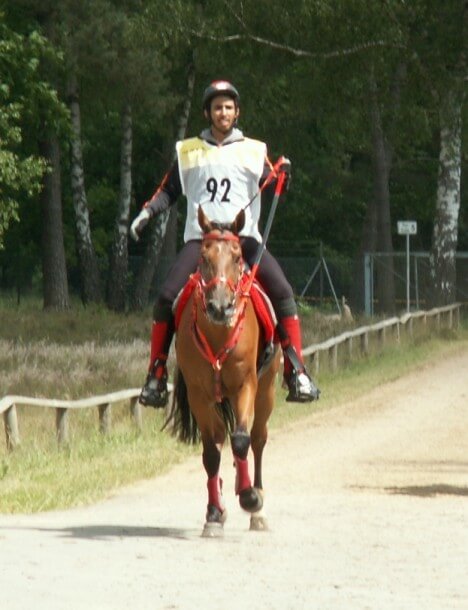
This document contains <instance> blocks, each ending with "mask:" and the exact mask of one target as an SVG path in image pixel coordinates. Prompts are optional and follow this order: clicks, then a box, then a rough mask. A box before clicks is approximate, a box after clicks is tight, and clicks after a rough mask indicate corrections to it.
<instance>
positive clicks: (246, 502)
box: [239, 487, 263, 513]
mask: <svg viewBox="0 0 468 610" xmlns="http://www.w3.org/2000/svg"><path fill="white" fill-rule="evenodd" d="M239 503H240V505H241V508H243V509H244V510H246V511H247V512H249V513H258V511H259V510H261V509H262V507H263V495H262V493H261V490H260V489H257V488H256V487H249V488H248V489H243V490H242V491H241V492H240V493H239Z"/></svg>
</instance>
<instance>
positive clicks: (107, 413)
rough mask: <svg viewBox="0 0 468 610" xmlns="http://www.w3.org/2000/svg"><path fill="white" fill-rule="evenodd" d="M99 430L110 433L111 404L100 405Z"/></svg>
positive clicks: (102, 432)
mask: <svg viewBox="0 0 468 610" xmlns="http://www.w3.org/2000/svg"><path fill="white" fill-rule="evenodd" d="M98 409H99V432H100V433H101V434H109V432H110V426H111V409H110V404H109V403H107V404H105V405H99V406H98Z"/></svg>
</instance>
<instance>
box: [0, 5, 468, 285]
mask: <svg viewBox="0 0 468 610" xmlns="http://www.w3.org/2000/svg"><path fill="white" fill-rule="evenodd" d="M4 4H5V6H6V7H7V8H6V12H5V24H6V25H5V24H4V25H3V27H7V26H8V27H7V29H8V31H5V35H4V36H2V39H4V40H5V41H6V42H4V41H3V40H2V45H7V47H5V48H8V49H10V50H9V51H8V52H5V53H1V54H0V67H1V74H2V89H1V90H0V98H1V101H2V102H3V104H2V106H3V107H2V112H1V114H0V136H1V145H0V151H1V152H0V154H2V163H1V164H0V176H3V175H5V177H2V178H1V179H2V180H3V181H5V180H8V183H9V184H11V185H12V187H11V190H10V191H8V189H5V188H4V187H2V193H1V197H2V198H7V199H2V201H4V202H3V203H2V204H0V235H1V234H2V232H3V233H4V229H2V228H1V227H2V226H3V227H5V226H6V225H7V224H8V223H11V221H12V219H14V218H15V217H17V216H19V217H20V218H21V222H22V223H23V225H24V226H25V227H34V223H36V222H37V214H38V211H37V205H35V204H34V205H26V204H25V203H24V201H23V199H26V197H27V196H28V195H27V193H34V192H35V191H34V189H36V191H37V185H38V184H39V182H40V175H41V173H42V172H43V171H44V167H43V165H41V164H40V161H39V160H38V156H37V147H36V142H35V140H36V139H37V135H38V134H39V133H40V132H39V128H40V121H39V117H44V116H46V117H47V121H48V125H49V126H50V125H52V126H53V127H54V128H57V129H59V131H60V133H61V135H62V140H61V141H62V146H63V153H64V154H63V155H62V164H63V180H62V188H63V191H64V192H63V201H64V222H65V225H66V226H65V237H66V244H65V247H66V253H67V262H68V265H69V267H70V271H71V273H70V276H71V277H74V276H75V275H76V274H77V264H76V263H77V260H76V254H75V242H74V216H73V213H72V212H71V193H70V184H69V183H70V181H69V174H70V167H69V162H68V155H67V152H68V151H67V148H66V145H67V142H66V140H67V137H68V134H67V131H66V128H64V124H66V113H64V111H63V104H61V103H60V101H63V100H64V99H65V95H66V84H67V81H68V79H69V77H70V75H72V74H75V75H76V76H77V79H78V84H79V88H80V104H81V116H82V135H83V154H84V169H85V183H86V189H87V193H88V202H89V206H90V220H91V229H92V235H93V240H94V241H95V244H94V245H95V249H96V252H97V253H98V256H99V258H100V260H101V261H102V267H103V268H105V267H106V262H105V261H106V258H107V256H108V253H109V247H110V244H111V243H112V232H113V228H114V222H115V214H116V210H117V201H118V194H119V179H120V176H119V173H120V165H119V164H120V158H119V154H120V152H119V151H120V112H121V108H122V104H123V103H124V102H126V101H130V102H131V103H132V109H133V134H134V141H133V204H132V214H134V213H136V210H137V209H139V208H140V206H141V205H142V203H143V202H144V201H146V200H147V199H148V198H149V197H150V196H151V194H152V193H153V192H154V190H155V188H156V186H157V184H158V181H159V180H160V179H161V178H162V176H163V175H164V173H165V171H166V169H167V166H168V163H169V160H170V158H171V152H172V151H173V146H174V136H175V126H176V123H177V119H178V116H179V113H180V110H181V108H182V102H183V99H184V94H185V86H186V84H185V83H186V72H187V67H188V65H189V64H190V63H192V62H194V64H195V72H196V82H195V93H194V98H193V100H192V109H191V113H190V117H189V126H188V132H189V134H196V133H198V132H199V131H200V130H201V128H203V127H204V126H205V124H206V123H205V119H204V117H203V115H202V113H201V110H200V98H201V94H202V91H203V89H204V87H205V86H206V84H207V83H208V82H209V81H210V80H212V79H214V78H229V79H231V80H233V81H234V82H235V83H236V85H237V86H238V88H239V89H240V92H241V117H240V126H241V127H242V128H243V129H244V130H245V132H246V133H247V134H248V135H250V136H252V137H256V138H259V139H263V140H265V141H266V142H267V143H268V146H269V152H270V156H271V157H272V158H273V159H275V158H276V157H277V156H279V155H280V154H285V155H287V156H288V157H290V158H291V160H292V164H293V179H292V183H291V188H290V191H289V193H288V195H287V197H286V199H285V201H284V204H283V205H281V206H280V207H279V209H278V213H277V218H276V220H275V224H274V226H273V231H272V234H271V238H270V244H269V245H271V249H272V251H273V252H274V253H275V254H277V253H284V252H285V251H287V253H288V254H290V255H294V254H297V255H300V254H304V253H306V252H307V253H314V252H316V251H317V248H318V245H319V243H320V242H322V243H323V244H325V247H326V249H327V251H328V252H331V253H333V254H335V253H338V254H340V255H345V256H347V257H352V256H353V255H354V254H355V252H356V251H357V250H358V248H359V244H360V240H361V232H362V223H363V220H364V217H365V210H366V207H367V204H368V202H369V201H370V200H371V199H372V197H373V192H372V161H371V148H372V147H371V130H370V115H369V76H370V74H371V71H372V73H373V75H374V77H375V81H376V85H377V95H378V101H379V108H380V111H381V115H382V121H383V127H384V132H385V136H386V137H387V138H388V139H389V140H390V142H391V144H392V146H393V152H394V155H393V169H392V174H391V180H390V194H391V205H392V210H391V212H392V218H393V220H395V219H397V218H406V217H407V218H409V217H412V218H415V219H416V220H418V227H419V232H418V237H417V239H418V247H420V248H421V249H428V247H429V245H430V241H431V233H432V221H433V219H432V216H433V210H434V202H435V193H436V183H437V157H438V139H437V129H438V124H437V118H438V117H437V102H436V98H434V97H433V89H435V90H439V91H440V90H442V91H443V89H444V87H445V86H446V84H447V83H449V82H451V81H452V79H453V77H454V74H455V75H456V74H457V70H458V69H459V65H458V64H457V63H456V58H457V57H459V52H460V49H462V46H463V44H464V42H465V43H466V39H465V40H464V39H463V36H462V34H463V29H462V27H463V26H462V19H461V18H460V14H459V12H458V11H459V10H460V7H461V6H462V4H463V3H461V2H460V3H455V2H451V3H450V2H449V3H446V2H443V1H442V0H437V2H428V1H427V0H417V1H415V2H412V3H402V2H400V1H399V0H385V2H383V3H369V2H366V1H365V0H339V1H337V2H328V1H326V0H310V1H307V2H306V1H304V2H297V1H295V0H283V1H282V2H279V1H273V2H272V1H267V0H242V1H241V0H233V1H231V2H225V1H223V0H203V1H199V0H186V1H182V0H175V1H172V0H171V1H169V0H148V1H146V2H140V1H138V0H84V1H83V2H79V3H77V2H74V1H73V0H64V1H63V2H60V3H54V2H50V1H47V2H39V1H38V0H18V1H17V2H13V1H10V2H5V3H4ZM47 11H49V13H50V14H52V16H53V24H54V28H53V32H52V33H50V32H48V33H47V38H48V41H47V43H46V42H45V41H44V38H43V36H44V35H45V32H44V30H43V29H42V28H43V16H44V14H45V13H47ZM38 32H42V35H40V34H38ZM17 37H18V38H17ZM19 41H21V44H19ZM8 45H9V46H8ZM2 48H3V47H2ZM12 49H16V50H15V51H13V50H12ZM5 62H6V63H5ZM44 62H47V65H48V66H51V68H50V69H48V71H47V79H46V78H45V76H44V73H43V74H42V78H41V77H40V70H41V63H42V64H43V63H44ZM402 63H403V64H404V65H405V67H406V77H405V79H404V80H403V82H402V87H401V101H400V104H399V106H396V104H395V101H394V85H395V72H396V70H397V69H398V67H399V66H400V65H401V64H402ZM5 66H10V68H9V69H5ZM52 77H53V79H54V87H51V86H50V83H48V82H47V81H48V79H51V78H52ZM3 85H5V87H6V88H5V87H3ZM26 92H27V95H26ZM59 100H60V101H59ZM5 113H7V116H5ZM465 114H466V109H465ZM41 121H42V119H41ZM47 121H46V122H47ZM42 122H43V121H42ZM465 131H466V128H465ZM467 141H468V140H467V139H466V137H465V138H464V144H463V146H464V157H466V142H467ZM462 171H463V173H464V172H465V171H466V163H464V165H463V168H462ZM19 176H21V179H20V178H19ZM465 182H466V181H462V203H461V212H460V231H459V244H460V247H464V245H465V247H466V244H467V243H468V233H467V230H466V209H467V194H466V188H465ZM20 187H21V189H22V190H21V189H20ZM18 189H20V190H18ZM33 196H34V195H33ZM28 201H31V199H28ZM18 205H19V206H20V207H18ZM266 207H267V206H265V208H266ZM266 211H267V210H266V209H265V210H264V212H266ZM179 216H180V223H181V224H182V223H183V222H184V206H183V205H181V206H180V207H179ZM393 225H396V223H395V222H393ZM14 238H15V239H14ZM16 238H17V234H16V233H15V230H14V229H12V230H11V235H10V236H8V235H7V236H6V238H5V244H6V245H7V249H8V251H10V249H12V248H13V247H14V243H15V240H16ZM39 239H40V236H39V232H38V231H37V230H33V231H32V239H31V242H32V243H31V245H30V247H28V248H27V250H26V251H24V252H23V251H22V252H21V255H22V256H23V255H24V257H25V259H24V261H23V263H22V265H20V266H22V267H23V268H24V269H26V268H27V267H28V266H29V260H30V259H31V257H32V253H35V255H36V256H37V253H38V252H40V240H39ZM395 239H396V240H398V238H397V237H396V236H395ZM398 244H399V242H398V241H395V245H396V246H397V247H398ZM134 252H140V246H137V245H135V244H130V254H133V253H134ZM13 258H14V257H13V253H11V255H10V256H9V257H8V256H7V257H6V258H5V256H3V258H2V263H3V268H4V269H5V271H4V275H3V277H4V278H8V282H7V283H8V285H11V282H10V278H12V277H13V275H14V269H15V268H19V267H18V264H17V262H15V261H14V260H13ZM28 281H30V278H29V280H28Z"/></svg>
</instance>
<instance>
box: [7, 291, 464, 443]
mask: <svg viewBox="0 0 468 610" xmlns="http://www.w3.org/2000/svg"><path fill="white" fill-rule="evenodd" d="M460 307H461V305H460V304H459V303H456V304H454V305H447V306H446V307H439V308H436V309H431V310H430V311H418V312H415V313H407V314H404V315H403V316H401V317H399V318H398V317H394V318H390V319H388V320H383V321H382V322H377V323H376V324H371V325H370V326H362V327H360V328H356V329H354V330H350V331H347V332H344V333H342V334H341V335H338V336H337V337H332V338H331V339H328V340H327V341H323V342H322V343H317V344H315V345H310V346H309V347H307V348H305V349H304V350H303V354H304V357H305V358H309V359H311V360H312V364H313V367H314V369H315V373H317V372H318V370H319V368H320V354H322V353H326V354H328V360H329V365H330V367H331V369H332V370H333V371H335V370H336V369H337V368H338V365H339V363H340V360H341V359H342V358H341V359H340V355H342V354H340V352H342V351H343V350H344V354H343V355H344V359H345V360H346V361H350V360H352V359H353V357H354V356H355V354H357V353H358V354H359V355H365V354H368V353H369V352H370V349H371V346H370V343H371V338H372V337H373V336H375V337H376V340H377V343H378V347H379V348H382V347H383V346H384V345H385V344H386V343H387V342H388V341H389V340H390V339H392V340H393V341H394V342H399V341H400V337H401V334H402V329H404V330H405V331H406V334H407V335H408V336H409V337H410V338H412V337H413V335H414V333H415V332H416V330H415V323H417V322H420V324H421V325H422V327H423V328H424V329H425V328H426V327H427V326H428V321H429V320H432V319H433V320H434V321H435V324H436V328H437V329H440V328H442V327H444V326H445V327H446V328H454V327H455V328H458V326H459V324H460ZM356 348H357V349H356ZM172 390H173V387H172V385H171V384H169V391H172ZM140 391H141V390H140V389H129V390H121V391H120V392H113V393H111V394H103V395H101V396H92V397H90V398H84V399H81V400H54V399H46V398H30V397H27V396H5V397H4V398H2V399H0V413H3V418H4V424H5V434H6V443H7V448H8V450H9V451H11V450H13V449H14V448H15V447H16V446H17V445H18V444H19V442H20V435H19V428H18V416H17V411H16V407H17V405H28V406H36V407H49V408H53V409H56V416H55V423H56V430H57V441H58V443H59V445H63V444H66V443H67V442H68V438H69V437H68V412H69V411H70V409H72V410H73V409H85V408H89V407H97V408H98V411H99V430H100V431H101V433H102V434H108V433H109V431H110V426H111V405H112V404H113V403H118V402H125V401H127V400H128V401H130V414H131V417H132V419H133V421H134V423H135V425H136V426H137V428H138V429H140V430H141V428H142V413H141V405H140V403H139V402H138V396H139V395H140Z"/></svg>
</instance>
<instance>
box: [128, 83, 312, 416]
mask: <svg viewBox="0 0 468 610" xmlns="http://www.w3.org/2000/svg"><path fill="white" fill-rule="evenodd" d="M203 112H204V115H205V117H206V119H207V120H208V121H209V124H210V126H209V127H208V128H207V129H204V130H203V131H202V132H201V134H200V136H199V137H195V138H189V139H186V140H182V141H180V142H177V145H176V152H177V158H176V161H175V162H174V164H173V165H172V167H171V168H170V170H169V171H168V173H167V174H166V175H165V177H164V178H163V180H162V182H161V184H160V186H159V188H158V189H157V190H156V192H155V193H154V195H153V196H152V197H151V199H150V200H149V201H147V202H146V203H145V204H144V206H143V209H142V211H141V212H140V213H139V214H138V216H137V217H136V218H135V220H134V221H133V223H132V225H131V227H130V233H131V235H132V237H133V238H134V239H135V240H138V239H139V236H140V234H141V231H142V230H143V228H144V227H145V226H146V225H147V223H148V222H149V220H150V219H151V218H152V217H153V216H155V215H156V214H159V213H160V212H162V211H164V210H167V209H168V208H169V206H170V205H172V204H174V203H175V201H176V200H177V198H178V197H179V196H180V195H181V194H184V195H185V196H186V197H187V220H186V223H185V232H184V242H185V244H184V246H183V248H182V250H181V251H180V253H179V254H178V256H177V259H176V261H175V263H174V264H173V266H172V268H171V270H170V272H169V274H168V276H167V278H166V280H165V282H164V284H163V286H162V287H161V290H160V294H159V297H158V300H157V302H156V304H155V307H154V313H153V319H154V322H153V326H152V333H151V358H150V366H149V372H148V377H147V379H146V382H145V385H144V387H143V389H142V391H141V395H140V399H139V400H140V402H141V403H142V404H143V405H147V406H153V407H164V406H166V405H167V402H168V390H167V368H166V360H167V357H168V353H169V348H170V344H171V340H172V337H173V334H174V317H173V312H172V306H173V303H174V300H175V298H176V296H177V295H178V293H179V291H180V290H181V289H182V288H183V286H184V285H185V283H186V282H187V280H188V277H189V275H190V274H191V273H194V272H195V271H196V268H197V265H198V261H199V257H200V247H201V238H202V232H201V229H200V227H199V225H198V220H197V211H198V207H199V205H200V204H202V205H203V210H204V211H205V213H206V214H207V216H208V217H209V218H211V219H212V220H216V221H217V222H232V220H233V219H234V217H235V216H236V214H237V213H238V212H239V210H240V209H241V208H242V207H244V208H245V214H246V222H245V226H244V229H243V230H242V231H241V233H240V237H241V246H242V254H243V258H244V260H245V261H246V262H247V263H248V264H250V265H252V264H253V262H254V261H255V257H256V254H257V251H258V246H259V244H260V243H261V235H260V233H259V230H258V220H259V217H260V192H259V186H261V185H262V184H263V183H264V181H265V180H266V178H267V176H268V175H269V174H270V173H271V171H272V165H271V163H270V161H269V160H268V157H267V149H266V145H265V144H264V143H263V142H259V141H258V140H253V139H250V138H246V137H245V136H244V135H243V133H242V131H240V129H238V128H237V119H238V117H239V93H238V91H237V89H236V88H235V87H234V86H233V85H232V84H231V83H229V82H227V81H214V82H212V83H211V84H210V85H209V86H208V87H207V88H206V89H205V92H204V94H203ZM288 167H289V164H288V163H287V164H286V168H288ZM248 202H251V204H250V205H248V207H246V204H247V203H248ZM257 279H258V281H259V282H260V284H261V285H262V286H263V288H264V289H265V291H266V293H267V294H268V296H269V297H270V300H271V302H272V305H273V309H274V311H275V314H276V317H277V319H278V335H279V337H280V341H281V346H282V348H283V355H284V380H285V382H286V384H287V386H288V389H289V393H288V396H287V398H286V400H287V401H290V402H310V401H312V400H316V399H318V397H319V393H320V392H319V390H318V389H317V388H316V387H315V385H314V383H313V381H312V379H311V378H310V377H309V375H308V374H307V372H306V370H305V366H304V362H303V358H302V346H301V328H300V324H299V318H298V315H297V307H296V303H295V300H294V295H293V291H292V288H291V286H290V284H289V282H288V281H287V279H286V277H285V275H284V273H283V271H282V269H281V267H280V266H279V264H278V262H277V261H276V259H275V258H274V257H273V256H272V255H271V254H270V253H269V252H268V250H265V251H264V253H263V256H262V258H261V260H260V264H259V268H258V272H257Z"/></svg>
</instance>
